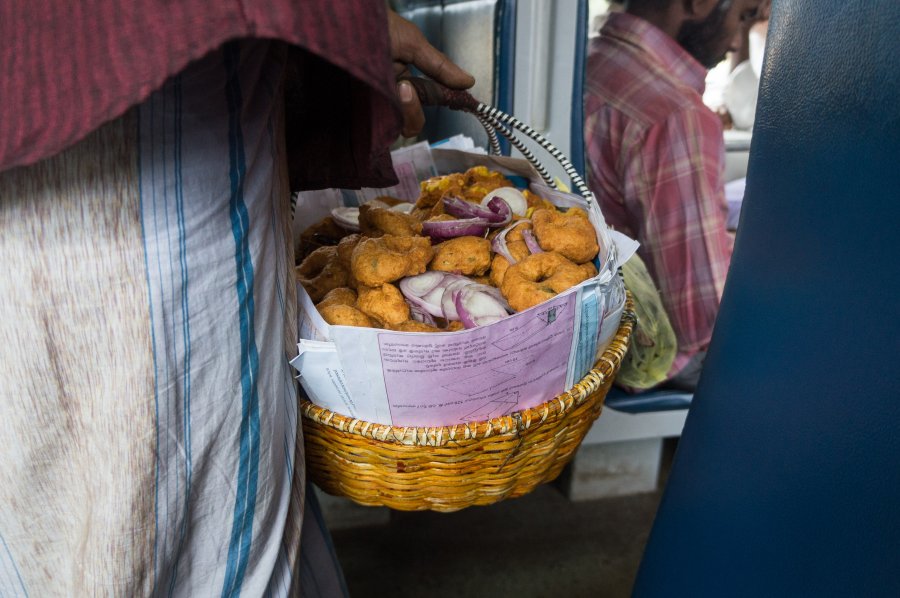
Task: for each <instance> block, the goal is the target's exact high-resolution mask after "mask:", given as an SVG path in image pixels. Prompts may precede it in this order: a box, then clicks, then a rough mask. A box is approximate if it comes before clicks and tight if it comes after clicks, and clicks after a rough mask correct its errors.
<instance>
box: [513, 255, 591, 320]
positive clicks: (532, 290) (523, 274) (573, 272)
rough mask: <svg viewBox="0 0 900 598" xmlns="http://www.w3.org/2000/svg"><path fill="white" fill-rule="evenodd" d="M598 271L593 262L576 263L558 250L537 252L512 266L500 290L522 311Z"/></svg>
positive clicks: (514, 307)
mask: <svg viewBox="0 0 900 598" xmlns="http://www.w3.org/2000/svg"><path fill="white" fill-rule="evenodd" d="M596 273H597V271H596V270H595V269H594V266H593V264H590V263H588V264H582V265H579V264H576V263H574V262H572V261H570V260H568V259H566V258H565V257H563V256H562V255H560V254H559V253H554V252H545V253H535V254H533V255H530V256H528V257H526V258H525V259H523V260H522V261H520V262H517V263H515V264H513V265H512V266H510V267H509V268H508V269H507V271H506V274H505V276H504V277H503V283H502V284H501V285H500V292H501V293H503V296H504V297H505V298H506V301H507V302H508V303H509V305H510V307H512V308H513V309H514V310H516V311H523V310H526V309H528V308H529V307H534V306H535V305H537V304H539V303H543V302H544V301H546V300H548V299H551V298H553V297H555V296H556V295H558V294H559V293H561V292H563V291H565V290H566V289H569V288H571V287H573V286H575V285H577V284H578V283H580V282H584V281H585V280H587V279H588V278H590V277H591V276H594V275H595V274H596Z"/></svg>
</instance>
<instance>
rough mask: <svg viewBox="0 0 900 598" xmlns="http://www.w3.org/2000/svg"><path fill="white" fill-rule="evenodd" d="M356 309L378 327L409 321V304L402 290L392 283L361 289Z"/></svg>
mask: <svg viewBox="0 0 900 598" xmlns="http://www.w3.org/2000/svg"><path fill="white" fill-rule="evenodd" d="M356 307H357V309H359V311H361V312H363V313H364V314H366V315H367V316H369V318H371V319H372V321H373V322H375V324H376V325H378V326H387V325H389V324H399V323H400V322H405V321H406V320H408V319H409V304H408V303H407V302H406V299H404V298H403V294H402V293H401V292H400V289H398V288H397V287H395V286H394V285H392V284H390V283H385V284H383V285H381V286H380V287H376V288H370V287H360V288H359V298H358V299H357V301H356Z"/></svg>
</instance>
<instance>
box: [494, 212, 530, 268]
mask: <svg viewBox="0 0 900 598" xmlns="http://www.w3.org/2000/svg"><path fill="white" fill-rule="evenodd" d="M523 222H531V220H516V221H515V222H513V223H512V224H510V225H509V226H507V227H506V228H504V229H503V230H501V231H500V232H499V233H498V234H497V236H496V237H494V238H493V240H492V241H491V250H493V252H494V253H497V254H499V255H502V256H503V257H504V258H506V261H507V262H509V265H510V266H512V265H513V264H515V263H516V258H514V257H513V256H512V254H511V253H510V252H509V246H508V245H507V244H506V235H507V234H509V231H511V230H512V229H514V228H516V227H517V226H519V225H520V224H522V223H523Z"/></svg>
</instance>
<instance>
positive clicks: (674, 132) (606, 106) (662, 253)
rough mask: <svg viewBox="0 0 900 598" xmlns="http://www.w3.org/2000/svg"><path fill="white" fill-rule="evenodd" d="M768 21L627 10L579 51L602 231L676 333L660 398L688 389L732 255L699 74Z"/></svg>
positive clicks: (718, 137) (743, 4)
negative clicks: (622, 245)
mask: <svg viewBox="0 0 900 598" xmlns="http://www.w3.org/2000/svg"><path fill="white" fill-rule="evenodd" d="M767 9H768V0H630V2H626V3H625V12H623V13H613V14H611V15H610V16H609V18H608V20H607V21H606V23H605V24H604V25H603V27H602V29H601V30H600V34H599V36H598V37H597V38H596V39H594V40H593V41H592V44H591V46H590V49H589V53H588V61H587V72H586V85H585V98H584V101H585V132H584V135H585V147H586V151H587V158H588V179H589V182H590V185H591V187H592V189H593V190H594V192H595V193H596V195H597V198H598V200H599V201H600V205H601V208H602V210H603V213H604V215H605V217H606V220H607V222H608V223H609V224H610V225H611V226H612V227H614V228H616V229H618V230H621V231H622V232H624V233H626V234H628V235H630V236H632V237H634V238H636V239H637V240H638V241H640V243H641V248H640V250H639V253H640V255H641V258H642V259H643V260H644V262H645V263H646V265H647V269H648V271H649V272H650V275H651V276H652V277H653V280H654V281H655V282H656V285H657V287H658V288H659V291H660V295H661V297H662V301H663V305H664V307H665V309H666V313H667V314H668V316H669V319H670V321H671V323H672V327H673V329H674V330H675V335H676V338H677V341H678V353H677V355H676V357H675V361H674V363H673V364H672V367H671V369H670V370H669V374H668V377H669V380H668V381H667V382H666V383H664V385H666V386H671V387H677V388H685V389H693V387H695V386H696V383H697V378H698V377H699V373H700V367H701V365H702V361H703V357H704V356H705V354H706V348H707V346H708V344H709V340H710V336H711V334H712V329H713V324H714V323H715V319H716V313H717V312H718V309H719V301H720V299H721V297H722V289H723V286H724V284H725V275H726V273H727V271H728V264H729V262H730V260H731V251H732V246H733V239H732V238H731V236H730V235H729V234H728V232H727V231H726V228H725V221H726V216H727V211H728V210H727V204H726V202H725V193H724V171H725V147H724V140H723V136H722V124H721V121H720V120H719V117H718V116H716V115H715V114H714V113H713V112H712V111H711V110H710V109H709V108H707V107H706V106H705V105H704V104H703V100H702V96H703V91H704V87H705V79H706V74H707V69H709V68H711V67H713V66H715V65H716V64H717V63H719V62H720V61H721V60H722V59H723V58H724V57H725V54H726V53H727V52H728V51H730V50H734V49H735V43H736V41H737V40H738V39H739V36H738V34H739V32H740V30H741V28H742V27H747V26H749V25H751V24H752V23H753V22H755V21H756V20H758V19H759V18H760V17H761V16H763V15H764V14H765V12H766V11H767Z"/></svg>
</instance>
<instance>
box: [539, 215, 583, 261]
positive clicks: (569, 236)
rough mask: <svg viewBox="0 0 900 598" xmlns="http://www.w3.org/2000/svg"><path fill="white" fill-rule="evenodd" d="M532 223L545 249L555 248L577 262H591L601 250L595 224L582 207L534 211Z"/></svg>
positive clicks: (551, 249) (553, 249)
mask: <svg viewBox="0 0 900 598" xmlns="http://www.w3.org/2000/svg"><path fill="white" fill-rule="evenodd" d="M531 222H532V223H533V224H534V235H535V237H537V241H538V243H539V244H540V246H541V248H542V249H544V250H545V251H555V252H557V253H559V254H561V255H563V256H564V257H566V258H568V259H570V260H572V261H573V262H575V263H576V264H581V263H584V262H589V261H590V260H592V259H594V256H595V255H597V252H598V251H599V250H600V246H599V245H598V244H597V233H596V232H595V231H594V225H593V224H591V222H590V220H588V215H587V213H586V212H585V211H584V210H582V209H580V208H570V209H569V210H568V211H566V212H558V211H556V210H544V209H541V210H535V211H534V214H532V216H531Z"/></svg>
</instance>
